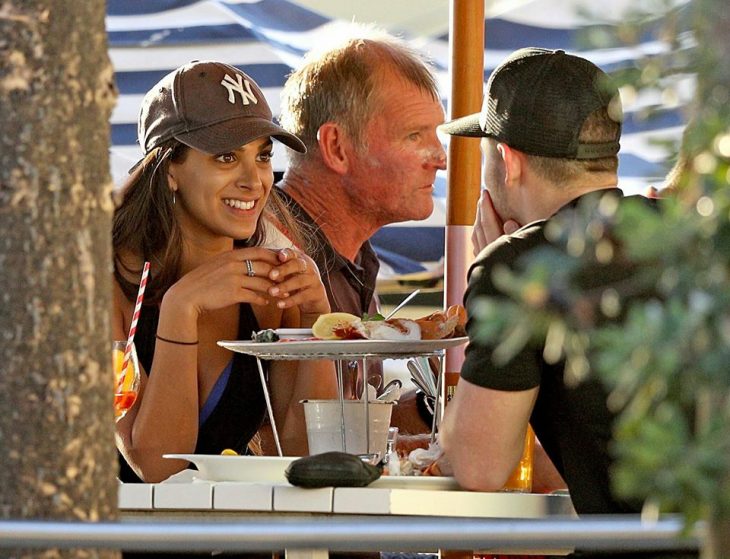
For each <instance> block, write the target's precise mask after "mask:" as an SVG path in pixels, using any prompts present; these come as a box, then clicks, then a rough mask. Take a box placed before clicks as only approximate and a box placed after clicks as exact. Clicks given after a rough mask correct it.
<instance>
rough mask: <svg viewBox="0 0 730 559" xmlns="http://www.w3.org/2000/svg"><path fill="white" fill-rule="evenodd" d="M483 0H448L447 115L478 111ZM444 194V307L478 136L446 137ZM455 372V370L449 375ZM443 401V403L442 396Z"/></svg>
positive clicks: (465, 247)
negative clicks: (447, 151)
mask: <svg viewBox="0 0 730 559" xmlns="http://www.w3.org/2000/svg"><path fill="white" fill-rule="evenodd" d="M484 45H485V43H484V0H451V1H450V3H449V50H450V54H451V61H450V65H449V72H450V74H451V96H450V101H449V107H448V108H449V119H454V118H458V117H461V116H465V115H468V114H472V113H475V112H478V111H479V109H480V108H481V104H482V96H483V91H484ZM446 176H447V184H448V188H447V195H446V212H447V213H446V254H445V259H444V260H445V266H444V298H445V303H446V307H448V306H450V305H454V304H458V303H461V302H462V300H463V297H464V290H465V289H466V272H467V267H468V265H469V262H470V261H471V254H472V248H471V225H472V224H473V223H474V216H475V215H476V207H477V201H478V199H479V190H480V184H481V152H480V150H479V140H478V139H474V138H460V137H458V136H452V137H451V139H450V141H449V153H448V167H447V175H446ZM463 362H464V350H463V348H455V349H449V350H447V351H446V357H445V360H444V365H443V369H444V370H443V371H441V374H442V375H444V376H443V378H441V379H440V380H441V383H440V384H441V387H442V389H444V391H445V392H449V388H448V387H447V386H445V385H446V384H447V383H451V382H454V380H458V378H459V376H458V372H459V371H460V370H461V365H462V363H463ZM453 373H456V374H453ZM444 403H446V402H445V401H444ZM439 555H440V557H443V558H448V559H471V558H472V557H473V551H471V550H464V551H453V550H452V551H445V550H439Z"/></svg>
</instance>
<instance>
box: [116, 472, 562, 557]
mask: <svg viewBox="0 0 730 559" xmlns="http://www.w3.org/2000/svg"><path fill="white" fill-rule="evenodd" d="M384 481H387V480H384ZM377 485H378V482H375V484H374V486H369V487H357V488H355V487H338V488H332V487H326V488H320V489H302V488H298V487H294V486H291V485H289V484H279V483H247V482H203V481H194V482H192V483H158V484H121V485H120V487H119V507H120V509H121V510H122V512H123V515H124V517H125V518H128V519H133V518H139V517H140V516H144V517H153V518H156V519H163V518H164V519H168V520H169V519H180V518H184V519H195V520H201V521H212V520H214V519H215V520H219V521H221V520H222V521H231V520H233V521H235V520H236V519H240V520H244V519H248V520H251V519H252V518H259V519H261V518H262V517H263V518H266V519H269V520H270V519H271V517H273V518H276V519H280V520H282V521H283V520H284V519H287V518H292V517H294V516H300V517H301V516H302V515H308V516H317V517H323V518H325V517H328V518H331V519H347V518H350V519H351V518H354V517H353V516H351V515H367V517H366V518H372V519H373V520H376V519H383V520H386V521H387V519H388V518H391V519H393V520H395V519H401V518H402V517H410V518H413V519H415V518H426V517H439V518H442V519H447V518H448V519H458V518H481V519H484V518H492V519H541V518H547V517H555V518H570V517H573V516H574V511H573V507H572V504H571V502H570V498H569V497H568V496H567V495H540V494H519V493H476V492H469V491H461V490H445V489H436V490H431V489H409V488H388V487H378V486H377ZM399 521H400V520H399ZM431 550H432V551H435V549H431ZM571 550H572V549H570V548H561V549H550V550H545V549H541V550H540V551H539V553H540V554H546V553H547V552H548V551H549V552H550V554H565V553H568V552H570V551H571ZM394 551H398V550H394ZM421 551H429V547H424V548H423V549H421ZM489 551H490V552H497V551H499V550H489ZM525 551H527V552H529V550H512V551H511V552H512V553H523V552H525ZM286 552H287V556H288V557H296V558H313V557H316V558H317V559H322V558H326V557H327V556H328V551H327V550H326V549H296V550H293V549H287V550H286ZM533 553H537V552H536V551H533Z"/></svg>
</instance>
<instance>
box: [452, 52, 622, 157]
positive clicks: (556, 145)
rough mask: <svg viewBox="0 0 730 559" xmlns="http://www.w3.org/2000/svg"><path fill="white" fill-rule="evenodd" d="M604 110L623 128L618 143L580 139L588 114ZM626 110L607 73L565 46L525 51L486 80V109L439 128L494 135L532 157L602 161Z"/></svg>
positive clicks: (614, 148) (613, 149)
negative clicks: (558, 48) (583, 141)
mask: <svg viewBox="0 0 730 559" xmlns="http://www.w3.org/2000/svg"><path fill="white" fill-rule="evenodd" d="M601 108H606V109H607V110H608V114H609V117H610V118H611V119H613V120H615V121H616V122H617V123H618V124H619V126H618V129H617V133H616V137H615V138H614V139H613V141H610V142H605V143H591V144H587V143H580V142H579V141H578V135H579V134H580V130H581V128H582V127H583V123H584V122H585V120H586V118H587V117H588V115H589V114H591V113H592V112H593V111H595V110H597V109H601ZM621 120H622V109H621V99H620V97H619V94H618V90H617V89H616V88H615V87H614V86H613V85H612V84H611V83H610V80H609V78H608V76H607V75H606V74H605V73H604V72H603V71H602V70H601V69H600V68H598V67H597V66H596V65H595V64H593V63H592V62H589V61H588V60H586V59H584V58H580V57H578V56H573V55H570V54H566V53H565V52H564V51H562V50H546V49H540V48H534V47H531V48H525V49H520V50H518V51H516V52H514V53H513V54H512V55H510V56H509V57H508V58H507V60H505V61H504V62H503V63H502V64H501V65H500V66H499V67H497V68H496V69H495V70H494V72H492V75H491V76H490V77H489V81H488V82H487V94H486V97H485V98H484V103H483V105H482V111H481V113H476V114H473V115H469V116H465V117H462V118H459V119H456V120H453V121H451V122H448V123H446V124H443V125H442V126H441V127H440V130H441V131H443V132H445V133H447V134H451V135H454V136H472V137H490V138H494V139H496V140H498V141H501V142H504V143H506V144H507V145H509V146H510V147H513V148H515V149H518V150H520V151H523V152H525V153H528V154H531V155H540V156H543V157H560V158H566V159H597V158H601V157H610V156H613V155H616V154H617V153H618V151H619V147H620V146H619V138H620V136H621Z"/></svg>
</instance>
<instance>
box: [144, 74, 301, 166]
mask: <svg viewBox="0 0 730 559" xmlns="http://www.w3.org/2000/svg"><path fill="white" fill-rule="evenodd" d="M264 136H271V137H274V138H276V139H277V140H279V141H280V142H282V143H283V144H285V145H287V146H289V147H290V148H292V149H293V150H296V151H298V152H301V153H304V152H305V151H306V148H305V147H304V144H303V143H302V141H301V140H300V139H299V138H297V137H296V136H295V135H294V134H290V133H289V132H287V131H286V130H284V129H283V128H281V127H280V126H279V125H277V124H276V123H274V120H273V116H272V114H271V109H270V108H269V104H268V103H267V102H266V99H265V98H264V94H263V93H262V92H261V89H259V86H258V85H257V84H256V82H255V81H253V80H252V79H251V78H250V77H249V76H247V75H246V74H245V73H243V72H242V71H241V70H239V69H238V68H235V67H234V66H229V65H228V64H223V63H221V62H213V61H202V62H201V61H194V62H190V63H188V64H185V65H184V66H181V67H180V68H178V69H177V70H174V71H172V72H170V73H169V74H167V75H166V76H165V77H164V78H162V79H161V80H160V81H159V82H158V83H157V84H156V85H155V86H154V87H153V88H152V89H151V90H150V91H149V92H148V93H147V94H146V95H145V96H144V100H143V101H142V110H141V112H140V115H139V124H138V128H137V137H138V140H139V145H140V146H141V147H142V150H143V151H144V153H145V155H146V154H148V153H149V152H150V151H152V150H153V149H154V148H156V147H158V146H160V144H162V143H163V142H165V141H167V140H169V139H170V138H175V139H176V140H178V141H180V142H182V143H183V144H185V145H187V146H190V147H193V148H195V149H198V150H200V151H203V152H205V153H209V154H211V155H215V154H219V153H224V152H226V151H231V150H234V149H237V148H239V147H241V146H242V145H244V144H247V143H249V142H251V141H253V140H256V139H258V138H262V137H264Z"/></svg>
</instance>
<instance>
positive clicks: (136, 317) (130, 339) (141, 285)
mask: <svg viewBox="0 0 730 559" xmlns="http://www.w3.org/2000/svg"><path fill="white" fill-rule="evenodd" d="M149 273H150V263H149V262H145V263H144V267H143V268H142V279H141V280H140V282H139V290H138V291H137V302H136V303H135V304H134V313H133V314H132V324H130V326H129V335H128V336H127V345H126V347H125V348H124V361H122V374H121V375H120V376H119V382H118V383H117V392H121V390H122V387H123V386H124V379H125V377H126V376H127V367H128V366H129V357H130V355H131V354H132V344H133V342H134V335H135V333H136V332H137V322H138V321H139V313H140V312H141V310H142V300H143V299H144V288H145V287H147V276H148V275H149Z"/></svg>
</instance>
